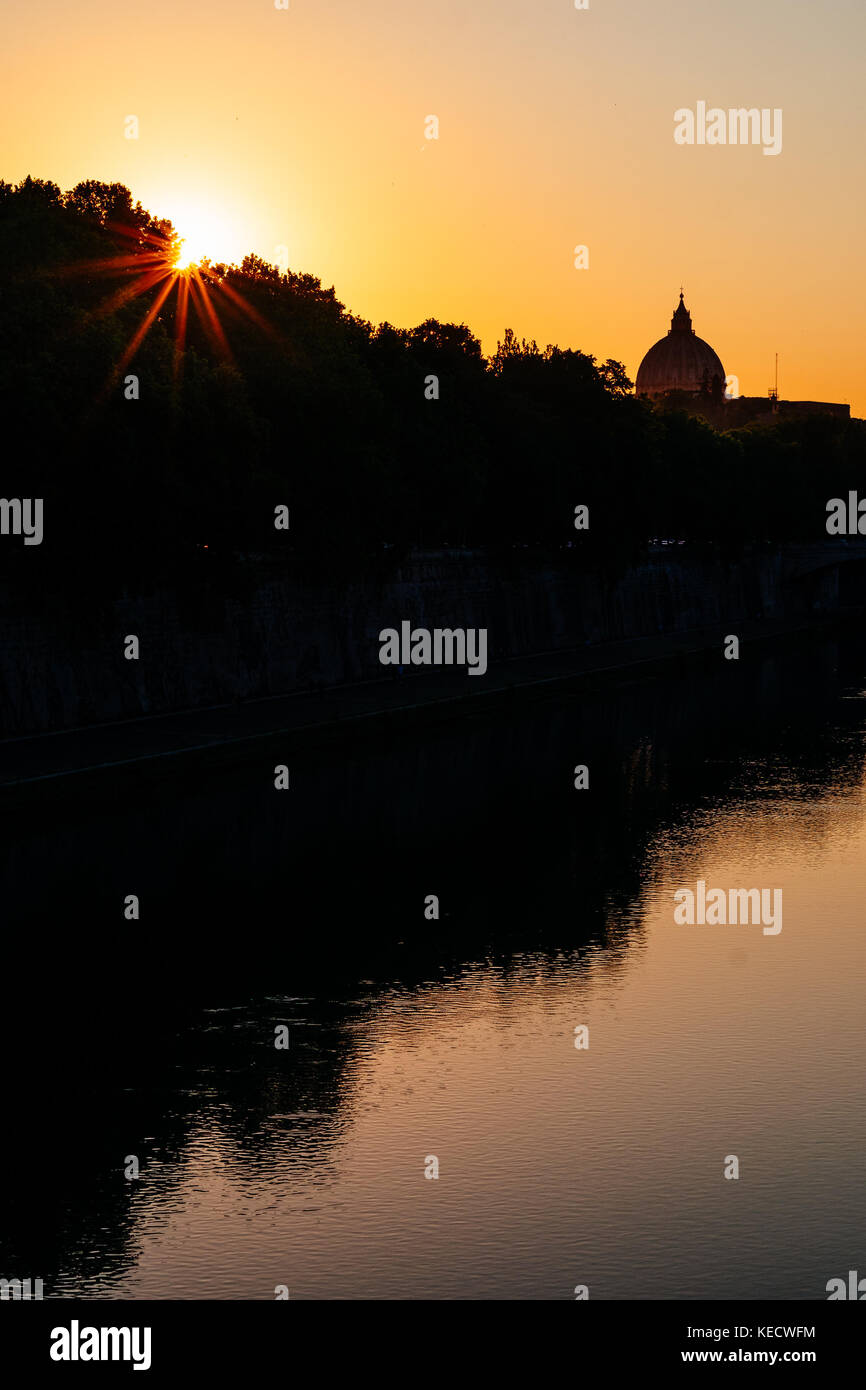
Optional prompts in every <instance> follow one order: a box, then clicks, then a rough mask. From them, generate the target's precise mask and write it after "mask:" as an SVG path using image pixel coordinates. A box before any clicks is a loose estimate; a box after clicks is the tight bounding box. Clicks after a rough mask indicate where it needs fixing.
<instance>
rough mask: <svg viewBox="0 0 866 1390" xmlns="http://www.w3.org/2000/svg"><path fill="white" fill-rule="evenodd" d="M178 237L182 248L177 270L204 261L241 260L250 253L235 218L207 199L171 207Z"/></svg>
mask: <svg viewBox="0 0 866 1390" xmlns="http://www.w3.org/2000/svg"><path fill="white" fill-rule="evenodd" d="M168 216H169V218H170V219H171V223H172V226H173V227H174V229H175V231H176V233H177V235H178V237H179V238H180V251H179V252H178V255H177V258H176V260H175V263H174V268H175V270H179V271H188V270H191V269H192V268H193V267H194V266H197V265H201V264H202V262H203V261H210V263H211V264H212V265H215V264H217V263H218V262H220V261H222V262H224V263H225V264H227V265H229V264H233V263H239V262H240V261H241V260H242V259H243V257H244V255H245V254H246V253H245V251H244V249H243V242H242V239H241V238H240V236H239V235H238V231H237V228H236V227H235V226H234V224H233V222H232V220H231V218H230V217H229V216H228V215H226V214H225V213H224V212H223V211H222V210H221V209H219V208H216V207H213V206H210V205H208V204H207V203H203V202H196V203H192V202H190V203H184V202H177V203H175V204H174V206H172V207H171V208H169V209H168Z"/></svg>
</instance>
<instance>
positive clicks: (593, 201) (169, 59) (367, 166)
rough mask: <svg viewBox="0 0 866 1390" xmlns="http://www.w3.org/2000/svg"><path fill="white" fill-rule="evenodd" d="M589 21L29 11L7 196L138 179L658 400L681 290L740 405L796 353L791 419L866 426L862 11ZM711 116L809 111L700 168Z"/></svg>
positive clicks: (402, 310) (546, 2) (689, 4)
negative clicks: (131, 121)
mask: <svg viewBox="0 0 866 1390" xmlns="http://www.w3.org/2000/svg"><path fill="white" fill-rule="evenodd" d="M589 2H590V8H589V9H588V10H586V11H579V10H576V9H575V8H574V5H573V0H437V3H435V4H432V3H431V4H426V3H422V2H421V0H365V3H364V4H358V3H357V0H289V3H290V8H289V9H288V10H287V11H283V10H277V9H275V8H274V4H273V0H209V3H201V2H200V3H197V4H193V3H191V0H150V3H149V4H148V5H147V6H144V7H143V6H136V5H128V4H122V3H118V0H77V3H76V4H75V5H53V6H50V7H45V6H41V5H29V6H26V7H25V6H24V5H19V6H17V7H16V8H15V10H12V11H9V10H7V11H6V13H5V15H4V19H3V30H4V50H5V63H4V86H5V93H4V100H3V103H2V107H3V115H2V131H0V149H2V167H0V176H2V177H3V178H5V179H6V180H7V181H12V182H17V181H18V180H20V179H22V178H23V177H25V175H27V174H28V173H29V174H32V175H33V176H34V177H40V178H46V179H52V180H53V181H54V182H56V183H58V184H59V185H60V186H61V187H62V188H64V189H66V188H70V187H72V186H73V185H74V184H75V183H77V182H79V181H80V180H82V179H85V178H96V179H102V180H105V181H107V182H112V181H115V180H118V181H120V182H122V183H125V184H126V185H127V186H128V187H129V188H130V189H131V190H132V192H133V195H134V196H135V197H136V198H137V199H140V200H141V202H142V203H143V204H144V205H145V206H146V207H147V208H148V209H149V210H150V211H151V212H153V213H154V214H156V215H158V216H166V217H170V218H171V219H172V220H173V221H174V222H175V225H176V226H177V227H178V230H179V231H180V232H181V233H185V234H187V236H188V238H189V245H188V247H187V248H186V249H187V251H194V252H195V253H196V254H199V253H201V254H205V253H209V254H210V255H211V256H212V258H214V259H237V260H240V258H241V257H242V256H243V255H244V254H245V253H246V252H247V251H255V252H257V253H258V254H259V255H261V256H263V257H265V258H266V259H267V260H270V261H276V260H277V259H278V254H279V253H278V251H277V248H278V247H279V246H283V245H284V246H286V247H287V248H288V257H289V265H290V267H291V268H292V269H293V270H296V271H301V272H310V273H312V274H314V275H317V276H319V277H320V278H321V280H322V281H323V283H324V284H326V285H330V284H333V285H334V286H335V289H336V292H337V295H338V297H339V298H340V299H341V300H342V302H343V303H344V304H346V306H347V307H348V308H349V309H350V310H352V311H353V312H355V313H359V314H361V315H363V316H364V317H365V318H368V319H370V320H372V321H373V322H379V321H380V320H384V319H387V320H390V321H391V322H392V323H394V324H397V325H400V326H411V325H413V324H415V323H418V322H420V321H421V320H422V319H424V318H427V317H431V316H432V317H436V318H439V319H442V320H457V321H465V322H467V323H468V324H469V325H470V327H471V328H472V329H473V331H474V332H476V333H477V334H478V335H479V336H480V337H481V339H482V342H483V345H484V348H485V351H491V350H492V349H493V348H494V347H495V344H496V340H497V338H500V337H501V336H502V334H503V330H504V329H505V328H506V327H511V328H513V329H514V330H515V332H516V333H517V334H518V336H526V337H533V338H535V339H536V340H537V341H538V342H539V344H540V345H542V346H543V345H544V344H546V343H548V342H556V343H558V344H560V345H561V346H563V347H573V348H580V349H582V350H583V351H586V352H590V353H593V354H594V355H595V356H596V357H598V358H600V359H603V358H605V357H608V356H611V357H615V358H618V359H620V360H622V361H624V362H625V365H626V368H627V370H628V372H629V374H630V375H631V377H632V378H634V375H635V373H636V371H637V367H638V364H639V362H640V359H641V357H642V356H643V354H644V352H645V351H646V350H647V348H649V347H650V346H651V344H652V343H653V342H655V340H656V339H657V338H659V337H661V336H662V335H663V334H664V333H665V332H666V331H667V328H668V327H669V323H670V316H671V313H672V312H673V309H674V307H675V305H676V302H677V297H678V290H679V286H680V284H682V285H683V286H684V287H685V296H686V303H687V304H688V307H689V309H690V310H691V313H692V320H693V325H694V328H695V330H696V332H697V333H698V334H699V335H700V336H701V337H703V338H706V339H707V340H708V341H709V342H710V343H711V344H712V346H713V347H714V348H715V349H716V351H717V352H718V353H719V355H720V357H721V359H722V362H723V364H724V366H725V369H726V371H727V372H729V373H733V374H736V375H737V377H738V378H739V386H740V391H741V393H742V394H746V395H763V394H765V393H766V390H767V387H768V386H769V385H770V384H771V382H772V379H773V369H774V354H775V353H776V352H778V353H779V356H780V390H781V394H782V396H783V397H787V398H794V399H811V400H815V399H820V400H831V401H847V402H849V403H850V404H851V407H852V413H853V414H856V415H860V416H866V372H864V368H863V351H862V339H863V324H864V321H866V275H864V270H863V233H864V228H866V185H864V179H863V176H862V169H863V146H864V140H866V84H864V82H863V68H862V63H863V57H862V55H863V52H864V49H866V5H864V3H863V0H824V3H822V4H817V3H813V0H760V3H759V4H757V5H756V4H755V3H754V0H729V3H727V4H725V5H722V6H720V5H718V4H716V3H712V4H711V3H709V0H662V2H661V3H658V4H648V3H647V0H589ZM698 101H706V102H707V103H708V105H709V106H719V107H723V108H729V107H738V106H746V107H758V108H781V109H782V112H783V147H782V152H781V154H779V156H778V157H775V158H774V157H768V156H765V155H764V154H763V152H762V150H761V148H760V147H750V146H746V147H742V146H737V147H731V146H726V147H709V146H691V147H684V146H678V145H677V144H675V142H674V139H673V130H674V119H673V116H674V111H675V110H677V109H678V108H682V107H691V108H694V107H695V105H696V103H697V102H698ZM130 115H135V116H137V117H138V120H139V123H140V133H139V138H138V140H128V139H125V138H124V120H125V118H126V117H127V116H130ZM430 115H435V116H437V117H438V120H439V139H438V140H428V139H426V138H425V120H426V118H427V117H428V116H430ZM577 244H585V245H587V246H588V247H589V256H590V266H589V269H588V270H576V269H575V268H574V248H575V246H576V245H577Z"/></svg>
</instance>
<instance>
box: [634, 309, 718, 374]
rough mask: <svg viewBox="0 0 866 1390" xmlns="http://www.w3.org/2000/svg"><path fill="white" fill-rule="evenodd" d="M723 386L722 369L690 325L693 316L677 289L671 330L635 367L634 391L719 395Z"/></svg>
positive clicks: (710, 350)
mask: <svg viewBox="0 0 866 1390" xmlns="http://www.w3.org/2000/svg"><path fill="white" fill-rule="evenodd" d="M724 389H725V369H724V367H723V366H722V364H721V362H720V360H719V358H718V356H717V354H716V353H715V352H714V351H713V349H712V348H711V347H710V345H709V343H705V342H704V340H703V338H699V337H698V336H697V334H696V333H695V330H694V329H693V328H692V316H691V314H690V313H689V311H688V309H687V308H686V306H685V304H684V303H683V292H682V290H680V302H679V306H678V307H677V309H675V311H674V315H673V318H672V319H671V326H670V331H669V332H668V334H667V336H666V337H665V338H659V340H658V342H657V343H654V344H653V346H652V347H651V348H650V350H649V352H648V353H647V354H646V356H645V357H644V359H643V361H642V362H641V364H640V366H639V367H638V371H637V378H636V380H635V394H636V395H638V396H663V395H664V394H665V392H666V391H688V392H690V393H693V394H697V393H698V392H700V391H712V392H713V393H714V394H717V395H721V394H722V393H723V392H724Z"/></svg>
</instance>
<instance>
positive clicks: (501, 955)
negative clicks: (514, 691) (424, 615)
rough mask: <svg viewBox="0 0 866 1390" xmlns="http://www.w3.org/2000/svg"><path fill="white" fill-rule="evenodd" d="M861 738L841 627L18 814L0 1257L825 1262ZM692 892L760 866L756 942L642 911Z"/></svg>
mask: <svg viewBox="0 0 866 1390" xmlns="http://www.w3.org/2000/svg"><path fill="white" fill-rule="evenodd" d="M864 751H866V645H864V643H862V642H860V641H859V640H855V639H854V638H852V637H850V636H845V637H844V638H840V639H837V638H820V639H818V638H813V639H810V640H808V641H806V640H803V641H801V642H793V641H789V642H787V643H785V644H782V645H776V646H775V647H773V648H772V649H770V648H765V649H764V650H762V651H756V650H754V649H749V650H748V651H744V654H743V657H742V658H741V661H740V662H739V663H738V664H735V663H732V662H725V661H722V660H721V658H719V659H718V660H717V661H716V660H713V661H711V662H709V663H707V665H706V666H705V667H704V668H702V669H695V670H691V671H688V672H679V673H677V672H673V671H672V672H671V674H670V676H669V677H666V678H664V679H661V680H655V681H652V682H645V683H643V684H639V685H631V686H623V687H620V688H615V689H614V688H612V689H608V690H605V691H604V692H603V693H596V694H594V695H591V696H585V697H580V698H577V697H574V698H570V699H561V700H559V701H551V702H549V703H544V704H539V705H535V706H532V707H529V708H525V707H519V706H518V707H516V708H514V709H511V710H509V711H507V712H503V714H502V715H501V717H499V718H497V719H485V720H484V721H483V722H465V723H455V724H453V725H449V726H443V727H440V728H438V729H435V730H428V731H426V732H423V733H418V732H415V733H413V734H406V735H400V736H394V737H385V736H382V737H378V738H377V739H375V740H373V741H371V742H369V743H366V744H365V745H364V746H363V747H360V748H358V749H354V750H352V751H347V749H346V748H345V747H343V748H340V749H332V750H330V751H319V752H316V753H313V752H310V753H308V754H306V755H299V756H298V757H296V758H293V759H292V760H291V786H290V790H289V791H288V792H284V793H282V792H277V791H275V790H274V788H273V767H272V764H273V762H274V759H273V758H272V757H271V758H270V759H269V761H268V763H267V765H266V764H265V763H264V762H260V763H257V764H254V765H251V766H249V767H245V768H244V769H242V770H240V771H233V772H231V773H230V774H218V775H215V776H212V777H210V778H203V777H202V778H199V779H197V780H196V781H195V782H188V783H185V784H183V785H182V786H179V785H178V784H177V783H167V784H166V785H165V787H164V788H162V789H160V788H157V789H155V790H151V791H149V792H148V793H147V794H145V793H143V792H138V793H135V794H133V793H131V792H130V793H128V794H126V795H125V796H124V797H122V798H121V799H120V800H119V801H118V803H117V804H115V805H113V806H112V807H111V808H110V809H108V810H105V811H97V810H93V811H92V812H90V813H84V812H82V813H81V814H80V815H77V816H74V817H73V816H70V815H69V814H68V813H63V814H60V815H58V816H56V817H54V818H53V819H51V818H43V819H40V820H38V821H37V822H35V823H30V822H26V823H25V822H23V821H22V823H21V824H20V825H18V826H16V827H15V829H14V831H12V832H10V833H7V835H6V839H5V843H4V848H3V867H4V874H5V876H6V881H7V883H8V884H9V885H10V888H9V894H8V895H7V910H8V911H9V913H10V914H11V916H12V919H13V920H14V918H15V916H16V915H17V916H18V918H19V919H20V920H21V922H22V923H25V922H26V923H30V925H31V927H32V931H33V933H35V934H37V935H38V936H39V938H40V942H41V945H40V947H39V950H40V951H42V950H43V949H47V951H48V954H47V956H46V959H49V960H50V959H58V960H62V968H60V967H59V968H58V971H57V976H58V978H56V979H55V989H54V991H53V994H52V1004H51V1009H52V1010H55V1012H53V1013H51V1012H50V1011H48V1010H47V1006H46V1008H41V1007H39V1008H36V1010H35V1013H34V1014H31V1023H33V1020H34V1019H35V1027H36V1030H37V1031H39V1032H44V1031H45V1030H46V1028H47V1030H48V1032H49V1033H50V1034H51V1036H52V1038H53V1039H54V1045H52V1046H51V1047H46V1049H45V1052H44V1053H40V1055H39V1062H38V1068H37V1063H36V1061H35V1060H32V1059H31V1061H30V1063H28V1062H27V1060H26V1058H25V1059H24V1060H23V1061H22V1063H21V1069H20V1070H19V1080H20V1081H21V1087H20V1089H21V1092H22V1096H21V1097H20V1098H19V1099H18V1101H16V1104H18V1105H20V1106H21V1107H22V1109H21V1111H20V1116H19V1120H20V1124H21V1128H20V1130H19V1133H21V1134H24V1133H25V1132H26V1133H27V1134H29V1135H30V1136H31V1140H30V1147H28V1142H27V1141H26V1140H22V1144H23V1152H24V1153H25V1154H26V1158H24V1159H22V1156H21V1155H22V1147H21V1146H20V1145H19V1147H18V1149H17V1151H16V1152H17V1159H16V1161H15V1172H14V1174H13V1175H12V1177H13V1181H12V1187H11V1189H10V1188H9V1187H8V1186H7V1198H6V1216H5V1218H4V1222H3V1229H2V1234H0V1259H2V1265H3V1268H2V1269H0V1273H3V1274H6V1275H7V1276H8V1275H16V1274H17V1275H20V1276H21V1277H26V1276H27V1275H31V1276H37V1275H38V1276H40V1277H42V1278H43V1279H44V1280H45V1292H46V1296H59V1297H73V1296H75V1297H100V1298H123V1299H127V1298H132V1299H136V1298H220V1299H272V1298H274V1296H275V1290H276V1289H277V1287H278V1286H284V1287H285V1288H286V1289H287V1290H288V1292H289V1296H290V1297H291V1298H293V1299H298V1298H301V1299H304V1298H346V1299H351V1298H430V1299H442V1298H449V1299H450V1298H460V1299H462V1298H479V1299H572V1298H574V1297H575V1289H576V1287H577V1286H585V1287H586V1288H587V1289H588V1292H589V1297H590V1298H591V1299H623V1298H656V1299H658V1298H672V1299H673V1298H676V1299H689V1298H719V1299H726V1298H731V1299H733V1298H761V1297H767V1298H779V1299H781V1298H796V1299H815V1298H818V1299H822V1298H826V1296H827V1295H826V1292H825V1288H826V1284H827V1281H828V1280H830V1279H832V1278H835V1277H847V1272H848V1270H849V1269H859V1270H861V1272H862V1273H863V1274H866V1187H864V1184H863V1181H862V1160H863V1154H864V1148H866V1094H864V1086H863V1080H862V1038H863V1016H864V997H866V927H864V912H863V903H864V894H866V786H864ZM577 764H585V765H586V766H587V767H588V768H589V788H588V789H586V790H576V789H575V788H574V785H573V783H574V768H575V765H577ZM46 866H49V870H50V871H49V872H46ZM700 879H703V880H704V881H705V882H706V883H707V885H708V888H711V887H722V888H724V889H727V888H739V887H743V888H751V887H758V888H768V889H781V890H782V893H783V901H784V916H783V927H782V930H781V931H780V932H778V933H777V934H774V935H771V934H765V933H764V931H763V929H762V925H761V924H760V923H754V924H751V923H750V924H744V925H725V926H722V925H678V924H677V923H676V922H675V920H674V896H673V895H674V893H675V892H676V891H677V890H678V889H680V888H683V887H692V888H694V887H695V885H696V882H697V881H698V880H700ZM129 893H135V894H137V895H138V896H139V897H140V902H141V919H140V921H139V922H138V923H134V924H133V923H127V922H125V921H123V920H122V917H123V914H122V907H120V908H119V907H118V904H121V905H122V903H123V901H124V897H125V895H126V894H129ZM434 894H435V895H436V896H437V897H438V899H439V912H440V916H439V918H438V920H436V919H433V920H431V919H430V918H429V917H428V916H426V915H425V901H426V900H427V899H428V898H429V896H430V895H434ZM426 910H427V911H428V912H429V910H430V909H429V908H427V909H426ZM67 914H71V915H72V916H73V917H74V916H75V914H78V916H77V917H76V920H79V921H81V922H83V923H85V926H84V927H83V928H80V929H77V931H76V934H75V946H74V949H73V947H72V946H71V944H70V940H69V934H68V933H66V932H65V931H64V930H63V927H62V923H63V922H64V921H66V920H67ZM60 933H62V935H63V939H64V942H65V947H64V950H63V951H62V952H61V955H60V956H59V957H52V956H51V954H50V951H51V949H52V948H51V943H54V944H55V946H56V943H57V942H58V941H59V939H60ZM57 949H58V950H59V949H60V948H59V947H57ZM22 989H23V992H24V994H25V996H26V997H27V999H28V1000H30V1001H31V1002H34V1000H35V1003H36V1004H39V1003H40V1000H39V999H38V997H37V996H38V995H39V991H38V989H36V990H35V991H33V998H31V987H30V985H29V983H28V981H27V980H26V979H23V978H22ZM281 1027H286V1028H287V1029H288V1047H286V1048H284V1049H278V1048H276V1047H275V1045H274V1043H275V1038H276V1036H277V1033H276V1030H278V1029H280V1028H281ZM582 1027H585V1028H587V1029H588V1046H587V1047H581V1048H578V1047H576V1046H575V1040H576V1036H577V1037H578V1039H579V1037H580V1035H579V1034H578V1035H576V1034H575V1029H580V1028H582ZM28 1066H29V1068H30V1069H29V1070H28ZM21 1117H23V1118H21ZM46 1146H47V1148H46ZM46 1153H47V1155H48V1156H47V1157H46ZM7 1157H8V1155H7ZM132 1157H134V1158H135V1159H136V1160H137V1162H138V1167H139V1175H138V1176H137V1177H132V1178H130V1177H128V1176H126V1174H125V1170H127V1171H128V1170H129V1167H130V1164H129V1160H130V1159H131V1158H132ZM434 1158H435V1160H437V1162H438V1177H436V1178H431V1177H427V1176H425V1173H426V1172H427V1171H430V1170H431V1169H432V1168H433V1167H434V1166H435V1165H434V1164H433V1162H432V1160H433V1159H434ZM732 1158H736V1160H737V1162H738V1165H739V1176H738V1177H737V1178H728V1177H726V1176H725V1172H726V1169H728V1170H729V1171H730V1170H731V1168H732V1163H731V1160H732ZM10 1199H11V1200H10Z"/></svg>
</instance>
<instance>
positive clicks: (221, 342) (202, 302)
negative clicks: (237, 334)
mask: <svg viewBox="0 0 866 1390" xmlns="http://www.w3.org/2000/svg"><path fill="white" fill-rule="evenodd" d="M189 286H190V290H191V291H192V298H193V302H194V303H195V304H196V308H198V309H199V311H200V312H199V317H200V318H201V319H202V323H203V324H204V326H205V330H206V331H208V333H209V336H210V337H211V340H212V342H213V343H214V345H215V347H216V348H217V350H218V351H219V353H220V354H221V356H223V357H224V358H225V359H226V360H227V361H229V362H232V363H234V356H233V354H232V350H231V348H230V347H229V344H228V339H227V338H226V335H225V333H224V332H223V328H222V324H221V323H220V321H219V319H218V318H217V316H216V313H215V311H214V307H213V305H212V304H211V302H210V295H209V294H208V288H207V285H206V284H205V282H204V280H203V279H202V275H201V271H200V270H199V268H198V266H193V268H192V270H191V272H190V276H189ZM202 309H203V310H204V316H202V314H201V310H202Z"/></svg>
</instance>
